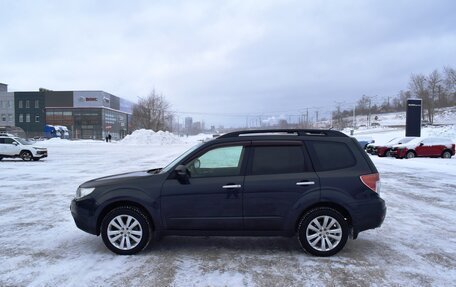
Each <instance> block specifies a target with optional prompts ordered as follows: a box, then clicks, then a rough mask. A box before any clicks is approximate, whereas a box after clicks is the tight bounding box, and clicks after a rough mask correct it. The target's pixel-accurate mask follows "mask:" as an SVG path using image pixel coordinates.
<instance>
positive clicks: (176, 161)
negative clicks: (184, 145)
mask: <svg viewBox="0 0 456 287" xmlns="http://www.w3.org/2000/svg"><path fill="white" fill-rule="evenodd" d="M202 144H203V143H199V144H197V145H195V146H193V147H191V148H190V149H189V150H187V151H186V152H184V153H183V154H181V155H180V156H178V157H177V158H176V159H175V160H173V161H172V162H170V163H169V164H168V165H167V166H165V167H164V168H163V169H162V170H161V171H160V173H167V172H168V171H169V170H170V169H171V168H173V167H174V166H175V165H176V164H177V163H178V162H179V161H181V160H182V159H183V158H184V157H186V156H187V155H189V154H190V153H192V152H193V151H194V150H196V149H197V148H199V147H200V146H201V145H202Z"/></svg>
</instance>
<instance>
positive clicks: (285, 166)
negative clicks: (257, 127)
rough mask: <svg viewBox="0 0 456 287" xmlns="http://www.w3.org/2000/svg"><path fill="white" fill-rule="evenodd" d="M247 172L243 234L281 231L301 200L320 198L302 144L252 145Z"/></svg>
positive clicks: (266, 143) (260, 143)
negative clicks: (256, 231)
mask: <svg viewBox="0 0 456 287" xmlns="http://www.w3.org/2000/svg"><path fill="white" fill-rule="evenodd" d="M247 170H248V171H247V175H246V177H245V181H244V193H243V201H244V203H243V211H244V229H245V230H261V231H277V230H282V229H283V227H284V224H285V223H286V221H287V216H288V215H290V214H291V212H292V211H293V207H294V206H295V205H296V204H297V202H298V201H299V199H300V198H301V197H303V196H306V195H307V196H313V197H315V198H318V197H319V186H320V184H319V179H318V176H317V175H316V173H315V172H314V171H313V170H312V168H311V164H310V160H309V158H308V156H307V153H306V152H305V150H304V146H303V144H302V142H301V141H287V142H253V143H252V146H251V147H249V164H248V169H247Z"/></svg>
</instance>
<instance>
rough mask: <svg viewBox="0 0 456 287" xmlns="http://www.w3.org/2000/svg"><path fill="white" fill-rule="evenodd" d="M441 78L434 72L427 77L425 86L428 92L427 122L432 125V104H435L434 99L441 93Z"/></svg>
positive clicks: (433, 106)
mask: <svg viewBox="0 0 456 287" xmlns="http://www.w3.org/2000/svg"><path fill="white" fill-rule="evenodd" d="M441 82H442V76H441V75H440V73H439V72H438V71H437V70H434V71H433V72H432V73H431V74H429V76H428V80H427V84H428V90H429V112H428V117H429V122H430V123H431V124H432V123H433V122H434V108H435V105H434V103H435V102H436V97H437V96H438V95H440V94H441V93H442V90H441Z"/></svg>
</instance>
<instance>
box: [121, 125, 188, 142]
mask: <svg viewBox="0 0 456 287" xmlns="http://www.w3.org/2000/svg"><path fill="white" fill-rule="evenodd" d="M120 143H122V144H158V145H167V144H178V143H182V141H181V139H180V138H179V137H178V136H176V135H174V134H172V133H170V132H164V131H158V132H154V131H153V130H146V129H140V130H136V131H134V132H133V133H132V134H131V135H127V136H126V137H125V138H124V139H123V140H121V141H120Z"/></svg>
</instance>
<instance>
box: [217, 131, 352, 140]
mask: <svg viewBox="0 0 456 287" xmlns="http://www.w3.org/2000/svg"><path fill="white" fill-rule="evenodd" d="M271 134H272V135H273V134H285V135H295V136H329V137H346V136H347V135H345V134H344V133H341V132H339V131H334V130H317V129H267V130H242V131H235V132H230V133H226V134H224V135H221V136H219V137H218V138H234V137H238V136H249V135H271Z"/></svg>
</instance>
